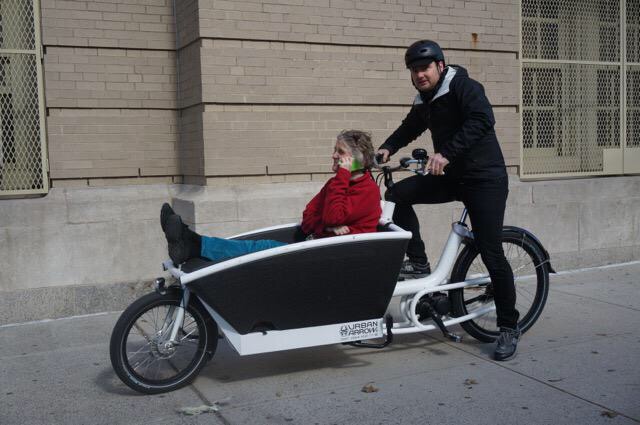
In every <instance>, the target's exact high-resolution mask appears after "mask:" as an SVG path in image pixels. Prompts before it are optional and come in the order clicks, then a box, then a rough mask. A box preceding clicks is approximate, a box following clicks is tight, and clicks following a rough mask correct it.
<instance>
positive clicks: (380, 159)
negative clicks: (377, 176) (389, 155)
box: [374, 153, 384, 164]
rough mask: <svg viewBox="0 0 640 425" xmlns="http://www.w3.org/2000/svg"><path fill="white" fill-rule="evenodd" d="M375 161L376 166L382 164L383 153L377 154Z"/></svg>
mask: <svg viewBox="0 0 640 425" xmlns="http://www.w3.org/2000/svg"><path fill="white" fill-rule="evenodd" d="M374 159H375V160H376V164H382V160H383V159H384V155H383V154H381V153H377V154H376V156H375V157H374Z"/></svg>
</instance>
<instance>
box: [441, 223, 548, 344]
mask: <svg viewBox="0 0 640 425" xmlns="http://www.w3.org/2000/svg"><path fill="white" fill-rule="evenodd" d="M502 248H503V250H504V254H505V257H506V258H507V261H508V262H509V265H510V266H511V270H513V278H514V284H515V288H516V309H517V310H518V311H519V312H520V319H519V321H518V326H519V327H520V330H521V331H522V332H523V333H524V332H526V331H527V330H528V329H529V328H531V326H533V324H534V323H535V322H536V320H538V317H540V314H541V313H542V309H543V308H544V305H545V303H546V300H547V295H548V293H549V270H548V267H547V264H545V257H544V256H543V254H542V253H541V252H540V250H539V249H538V247H537V246H536V244H535V243H534V242H532V241H531V240H530V239H529V238H527V237H526V236H525V235H523V234H521V233H518V232H516V231H512V230H503V232H502ZM488 277H489V272H488V271H487V268H486V266H485V265H484V263H483V262H482V259H481V258H480V253H479V252H478V250H477V248H476V247H475V246H474V245H467V247H466V248H465V249H464V250H463V251H462V252H461V254H460V256H459V257H458V260H457V261H456V264H455V266H454V268H453V272H452V273H451V282H462V281H465V280H471V279H476V278H488ZM449 296H450V298H451V305H452V310H453V314H454V315H455V316H456V317H460V316H464V315H467V314H469V313H472V312H473V311H474V310H476V309H480V308H483V307H487V306H490V305H493V287H492V285H491V283H481V284H478V285H473V286H467V287H464V288H460V289H454V290H451V291H449ZM461 326H462V328H463V329H464V330H465V331H466V332H467V333H468V334H469V335H471V336H473V337H474V338H476V339H477V340H479V341H482V342H492V341H495V340H496V339H497V338H498V335H499V329H498V327H497V326H496V313H495V310H493V311H491V312H490V313H487V314H485V315H482V316H480V317H477V318H475V319H472V320H468V321H466V322H463V323H461Z"/></svg>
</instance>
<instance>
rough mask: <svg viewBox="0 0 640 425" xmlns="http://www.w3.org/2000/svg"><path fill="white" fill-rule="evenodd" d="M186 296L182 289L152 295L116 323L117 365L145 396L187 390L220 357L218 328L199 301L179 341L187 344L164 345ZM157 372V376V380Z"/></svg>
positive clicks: (113, 357) (121, 374) (120, 373)
mask: <svg viewBox="0 0 640 425" xmlns="http://www.w3.org/2000/svg"><path fill="white" fill-rule="evenodd" d="M181 298H182V293H181V292H180V291H170V292H167V294H165V295H161V294H158V293H155V292H154V293H151V294H147V295H145V296H143V297H141V298H139V299H138V300H136V301H135V302H134V303H133V304H131V305H130V306H129V307H128V308H127V309H126V310H125V311H124V312H123V313H122V315H121V316H120V318H119V319H118V321H117V322H116V324H115V326H114V328H113V332H112V334H111V341H110V347H109V351H110V357H111V364H112V366H113V369H114V371H115V372H116V374H117V375H118V377H119V378H120V379H121V380H122V382H124V383H125V384H126V385H127V386H129V387H130V388H132V389H134V390H136V391H138V392H141V393H144V394H158V393H163V392H168V391H173V390H176V389H178V388H181V387H183V386H185V385H188V384H189V383H190V382H191V381H193V380H194V379H195V377H196V376H197V375H198V373H199V372H200V370H201V369H202V368H203V367H204V365H205V364H206V363H207V361H208V360H209V359H210V358H211V357H212V356H213V354H214V353H215V350H216V347H217V344H218V327H217V324H216V323H215V321H214V320H213V319H212V318H211V316H210V315H209V314H208V313H207V312H206V311H205V309H204V308H203V307H202V306H201V304H200V303H199V302H198V301H197V299H194V298H193V297H192V300H191V301H190V302H189V305H188V307H187V309H186V311H185V318H184V321H183V326H182V327H181V330H180V332H179V335H178V336H177V338H176V339H178V340H180V341H181V344H180V345H178V346H177V347H176V349H175V350H174V351H171V349H167V348H166V347H165V346H164V345H163V344H164V342H165V341H164V340H163V338H166V337H167V336H168V334H169V333H170V330H171V326H170V322H168V321H170V320H171V319H172V318H173V317H174V316H173V314H174V312H175V311H176V310H177V309H178V308H180V302H181ZM163 315H164V318H163V317H162V316H163ZM160 320H161V322H160ZM160 325H162V326H161V328H160V329H158V326H160ZM136 333H139V334H140V335H139V336H138V335H137V334H136ZM138 347H139V348H138ZM131 350H135V351H131ZM142 365H145V369H144V372H143V371H142V367H141V366H142ZM154 368H155V370H156V375H155V376H151V371H153V370H154ZM149 369H151V370H149ZM161 370H162V372H160V371H161ZM172 370H173V372H172Z"/></svg>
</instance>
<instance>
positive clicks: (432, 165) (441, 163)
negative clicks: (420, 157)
mask: <svg viewBox="0 0 640 425" xmlns="http://www.w3.org/2000/svg"><path fill="white" fill-rule="evenodd" d="M447 164H449V160H448V159H447V158H445V157H444V156H442V155H440V154H439V153H437V154H435V155H433V156H431V157H429V160H428V161H427V170H429V172H430V173H431V174H433V175H434V176H441V175H443V174H444V167H445V166H446V165H447Z"/></svg>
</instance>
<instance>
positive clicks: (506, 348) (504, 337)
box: [493, 327, 522, 361]
mask: <svg viewBox="0 0 640 425" xmlns="http://www.w3.org/2000/svg"><path fill="white" fill-rule="evenodd" d="M521 335H522V332H520V329H517V328H516V329H510V328H504V327H501V328H500V336H499V337H498V342H497V343H496V350H495V351H494V353H493V358H494V359H495V360H498V361H504V360H507V359H509V358H511V357H513V355H514V354H516V348H517V347H518V341H519V340H520V336H521Z"/></svg>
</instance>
